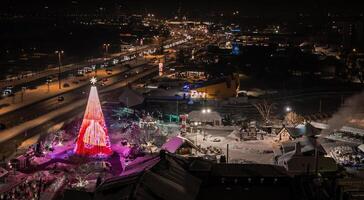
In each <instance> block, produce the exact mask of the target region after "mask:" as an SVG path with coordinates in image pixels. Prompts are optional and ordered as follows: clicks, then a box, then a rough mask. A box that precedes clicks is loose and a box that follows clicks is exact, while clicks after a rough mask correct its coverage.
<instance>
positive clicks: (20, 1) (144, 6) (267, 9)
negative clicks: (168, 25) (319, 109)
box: [0, 0, 364, 17]
mask: <svg viewBox="0 0 364 200" xmlns="http://www.w3.org/2000/svg"><path fill="white" fill-rule="evenodd" d="M1 4H2V6H0V7H1V8H0V9H1V10H2V11H3V12H4V11H27V12H31V11H32V12H34V11H35V12H37V11H39V10H41V9H44V7H47V9H48V10H51V11H54V10H55V11H58V12H62V11H67V10H70V9H71V10H74V9H77V10H80V11H83V12H92V11H93V10H95V9H97V8H98V7H104V8H106V9H109V10H112V9H115V8H116V7H118V8H119V9H121V10H122V11H125V12H126V11H130V12H133V13H134V12H137V13H140V14H145V13H149V12H153V13H155V14H157V15H161V16H165V17H171V16H174V15H175V14H176V12H177V10H179V8H180V11H181V14H183V15H196V14H200V15H201V14H204V13H206V14H207V13H208V12H230V11H233V10H239V11H240V12H241V14H242V15H285V14H297V13H299V12H346V13H352V12H355V13H361V12H364V2H363V1H361V0H345V1H338V0H304V1H297V0H279V1H278V0H252V1H247V0H62V1H60V0H59V1H48V0H31V1H30V0H2V1H1Z"/></svg>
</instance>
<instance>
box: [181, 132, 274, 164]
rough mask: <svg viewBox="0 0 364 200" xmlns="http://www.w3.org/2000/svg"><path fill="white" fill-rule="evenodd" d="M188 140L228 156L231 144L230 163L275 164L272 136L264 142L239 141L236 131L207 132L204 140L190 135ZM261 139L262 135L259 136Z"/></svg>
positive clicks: (197, 135) (201, 136)
mask: <svg viewBox="0 0 364 200" xmlns="http://www.w3.org/2000/svg"><path fill="white" fill-rule="evenodd" d="M187 138H189V139H190V140H191V141H193V142H195V143H196V139H197V145H201V147H202V148H207V147H210V146H211V147H216V148H219V149H221V150H222V152H223V154H224V155H226V152H227V144H229V162H230V163H260V164H273V144H274V138H273V137H272V136H264V140H250V141H239V138H238V137H236V135H235V134H234V131H233V132H231V133H229V132H225V134H224V133H219V134H216V133H212V134H209V132H208V131H207V133H206V138H205V140H204V136H203V134H200V133H197V134H196V133H192V134H188V135H187ZM258 138H260V135H259V136H258Z"/></svg>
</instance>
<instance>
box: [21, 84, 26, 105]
mask: <svg viewBox="0 0 364 200" xmlns="http://www.w3.org/2000/svg"><path fill="white" fill-rule="evenodd" d="M26 89H27V88H26V87H21V102H23V101H24V93H25V90H26Z"/></svg>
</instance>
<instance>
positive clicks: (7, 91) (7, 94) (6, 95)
mask: <svg viewBox="0 0 364 200" xmlns="http://www.w3.org/2000/svg"><path fill="white" fill-rule="evenodd" d="M11 94H13V90H12V89H8V88H6V89H5V90H3V92H2V96H3V97H8V96H11Z"/></svg>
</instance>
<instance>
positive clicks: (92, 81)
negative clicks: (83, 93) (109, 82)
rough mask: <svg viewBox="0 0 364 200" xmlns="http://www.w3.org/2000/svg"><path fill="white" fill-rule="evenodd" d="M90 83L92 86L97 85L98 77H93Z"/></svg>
mask: <svg viewBox="0 0 364 200" xmlns="http://www.w3.org/2000/svg"><path fill="white" fill-rule="evenodd" d="M90 82H91V84H92V85H95V84H96V83H97V79H96V77H92V78H91V79H90Z"/></svg>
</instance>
